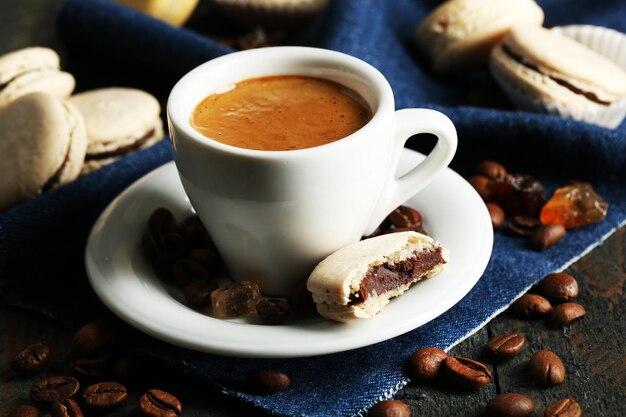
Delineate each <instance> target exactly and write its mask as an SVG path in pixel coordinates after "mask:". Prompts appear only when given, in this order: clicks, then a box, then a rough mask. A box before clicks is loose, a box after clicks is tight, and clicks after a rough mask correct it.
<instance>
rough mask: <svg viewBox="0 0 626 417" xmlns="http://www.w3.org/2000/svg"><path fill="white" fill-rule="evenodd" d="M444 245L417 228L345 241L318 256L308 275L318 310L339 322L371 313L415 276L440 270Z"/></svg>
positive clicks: (418, 278) (444, 259)
mask: <svg viewBox="0 0 626 417" xmlns="http://www.w3.org/2000/svg"><path fill="white" fill-rule="evenodd" d="M448 258H449V254H448V251H447V250H446V249H445V248H444V247H443V246H441V244H440V243H439V242H436V241H435V240H433V239H432V238H430V237H428V236H426V235H423V234H421V233H417V232H401V233H391V234H387V235H382V236H378V237H373V238H370V239H365V240H362V241H360V242H356V243H353V244H351V245H348V246H346V247H344V248H342V249H339V250H338V251H336V252H334V253H332V254H331V255H329V256H328V257H327V258H326V259H324V260H323V261H322V262H320V263H319V264H318V265H317V266H316V267H315V269H314V270H313V272H312V273H311V275H310V276H309V279H308V281H307V289H308V290H309V291H310V292H311V293H312V294H313V301H315V304H316V307H317V311H318V312H319V313H320V314H321V315H322V316H324V317H327V318H329V319H331V320H336V321H340V322H349V321H352V320H355V319H363V318H369V317H374V316H376V315H377V314H379V313H380V312H381V310H382V309H383V308H384V307H385V306H386V305H387V304H389V300H390V299H391V298H394V297H398V296H400V295H402V294H403V293H404V292H405V291H406V290H408V289H409V287H410V286H411V285H413V284H415V283H416V282H418V281H421V280H423V279H426V278H430V277H433V276H435V275H437V274H439V273H440V272H441V271H443V269H444V268H445V267H446V264H447V262H448Z"/></svg>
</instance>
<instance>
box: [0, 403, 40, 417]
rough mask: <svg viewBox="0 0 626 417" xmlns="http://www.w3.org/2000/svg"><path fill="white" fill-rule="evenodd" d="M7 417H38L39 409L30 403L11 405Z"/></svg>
mask: <svg viewBox="0 0 626 417" xmlns="http://www.w3.org/2000/svg"><path fill="white" fill-rule="evenodd" d="M7 417H39V410H37V409H36V408H35V407H33V406H32V405H25V404H22V405H18V406H15V407H13V409H12V410H11V411H10V412H9V414H8V415H7Z"/></svg>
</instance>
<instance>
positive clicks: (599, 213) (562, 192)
mask: <svg viewBox="0 0 626 417" xmlns="http://www.w3.org/2000/svg"><path fill="white" fill-rule="evenodd" d="M608 208H609V203H608V202H607V201H606V200H605V199H604V198H602V197H601V196H600V195H598V193H596V192H595V191H594V189H593V187H592V186H591V184H588V183H584V182H577V183H573V184H570V185H568V186H566V187H562V188H559V189H557V190H556V191H555V192H554V195H553V196H552V198H551V199H550V200H549V201H548V202H547V203H546V205H545V206H543V208H542V209H541V215H540V219H541V222H542V223H559V224H561V225H563V226H564V227H565V228H566V229H572V228H574V227H579V226H585V225H587V224H591V223H596V222H599V221H601V220H604V218H605V217H606V213H607V210H608Z"/></svg>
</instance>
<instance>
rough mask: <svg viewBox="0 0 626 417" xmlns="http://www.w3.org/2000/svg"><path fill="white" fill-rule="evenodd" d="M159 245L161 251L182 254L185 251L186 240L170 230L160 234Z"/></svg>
mask: <svg viewBox="0 0 626 417" xmlns="http://www.w3.org/2000/svg"><path fill="white" fill-rule="evenodd" d="M159 247H160V248H161V251H162V252H175V253H180V254H183V253H185V252H187V241H186V240H185V238H184V237H183V235H181V234H180V233H176V232H170V233H168V234H165V235H163V236H161V238H160V239H159Z"/></svg>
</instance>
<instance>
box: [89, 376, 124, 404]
mask: <svg viewBox="0 0 626 417" xmlns="http://www.w3.org/2000/svg"><path fill="white" fill-rule="evenodd" d="M82 397H83V402H84V403H85V405H87V406H88V407H91V408H98V409H110V408H114V407H117V406H119V405H121V404H122V403H123V402H124V401H126V398H128V392H127V391H126V387H125V386H124V385H122V384H120V383H117V382H99V383H97V384H93V385H90V386H88V387H87V388H86V389H85V391H84V392H83V396H82Z"/></svg>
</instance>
